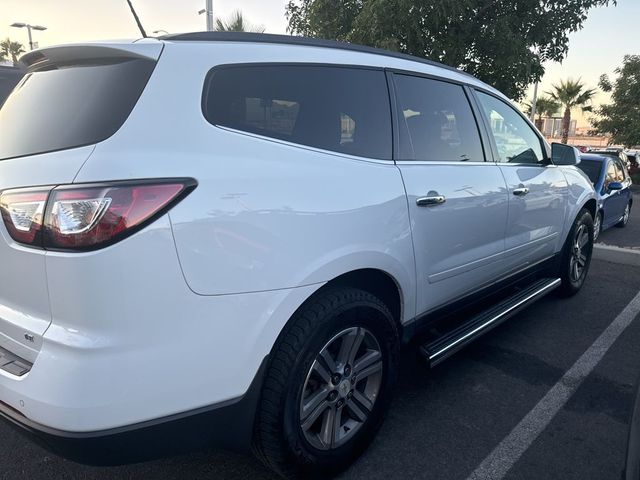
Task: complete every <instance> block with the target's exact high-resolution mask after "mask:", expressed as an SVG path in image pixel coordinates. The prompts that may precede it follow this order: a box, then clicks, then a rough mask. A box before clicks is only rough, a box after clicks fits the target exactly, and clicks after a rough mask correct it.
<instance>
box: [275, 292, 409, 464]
mask: <svg viewBox="0 0 640 480" xmlns="http://www.w3.org/2000/svg"><path fill="white" fill-rule="evenodd" d="M350 327H364V328H366V329H367V330H369V331H370V332H371V333H372V334H373V335H374V337H375V338H376V340H377V341H378V343H379V345H380V348H381V351H382V357H383V374H382V383H381V386H380V393H379V397H378V399H377V400H376V402H375V404H374V407H373V410H372V412H371V414H370V416H369V418H368V420H367V421H366V423H365V424H364V425H363V426H362V427H361V428H360V430H359V431H358V432H357V433H355V434H354V437H353V438H352V439H350V440H349V441H348V442H347V443H345V444H344V445H342V446H341V447H339V448H336V449H333V450H331V451H323V450H318V449H316V448H314V447H313V446H312V445H310V444H309V443H308V441H307V440H306V439H305V438H304V435H303V432H302V430H301V428H300V425H299V410H300V399H301V395H302V388H303V386H304V383H305V380H306V376H307V373H308V371H309V369H310V368H311V365H312V364H313V362H314V361H315V359H316V357H317V355H318V354H319V353H320V350H321V349H322V348H323V347H324V346H325V345H326V344H327V342H329V340H331V338H333V337H334V336H335V335H336V334H337V333H339V332H340V331H342V330H344V329H347V328H350ZM397 361H398V339H397V330H396V329H395V325H394V324H393V318H392V317H391V315H390V314H389V312H388V310H386V309H384V308H381V306H380V305H378V304H376V303H374V302H368V301H358V302H351V303H347V304H344V305H341V306H340V307H339V308H337V309H335V310H334V311H332V312H329V313H328V315H327V316H326V318H324V319H322V321H321V322H319V325H318V326H317V328H316V330H315V332H314V334H313V335H312V336H311V337H310V338H309V339H308V340H307V341H306V342H305V345H304V347H303V349H302V351H301V353H300V354H299V355H298V357H297V358H296V361H295V363H294V366H293V368H292V370H291V376H290V378H289V381H288V384H287V393H286V398H285V403H284V411H283V418H282V421H283V437H284V442H285V446H286V448H287V449H288V450H289V453H290V455H291V456H293V457H294V461H295V463H296V464H298V465H300V466H301V467H302V469H303V470H305V466H308V470H309V471H311V470H312V469H313V470H314V471H316V472H317V471H318V470H322V471H324V472H334V473H335V472H338V471H340V470H342V469H344V468H345V467H346V466H348V464H349V463H351V461H352V460H353V459H354V458H355V457H356V456H358V455H359V454H360V453H361V452H362V451H363V450H364V449H365V448H366V447H367V445H368V444H369V442H370V440H371V438H372V437H373V436H374V434H375V432H376V431H377V430H378V428H379V427H380V424H381V423H382V420H383V418H384V414H385V412H386V410H387V407H388V404H389V402H390V400H391V393H392V390H393V385H394V383H395V380H396V375H397V373H396V372H397Z"/></svg>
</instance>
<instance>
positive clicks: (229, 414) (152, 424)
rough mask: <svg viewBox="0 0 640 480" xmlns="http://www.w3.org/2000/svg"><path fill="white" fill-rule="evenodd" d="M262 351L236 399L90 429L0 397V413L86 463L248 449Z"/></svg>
mask: <svg viewBox="0 0 640 480" xmlns="http://www.w3.org/2000/svg"><path fill="white" fill-rule="evenodd" d="M267 360H268V357H265V359H264V360H263V361H262V364H261V366H260V369H259V370H258V373H257V374H256V376H255V378H254V379H253V381H252V382H251V386H250V387H249V390H247V392H246V393H245V395H243V396H242V397H240V398H238V399H233V400H230V401H227V402H223V403H220V404H216V405H211V406H208V407H203V408H199V409H197V410H192V411H189V412H184V413H180V414H176V415H171V416H169V417H165V418H160V419H156V420H150V421H146V422H142V423H138V424H134V425H128V426H125V427H119V428H113V429H109V430H102V431H96V432H80V433H79V432H67V431H63V430H57V429H54V428H50V427H47V426H44V425H41V424H39V423H36V422H34V421H32V420H29V419H28V418H27V417H25V416H24V415H22V414H21V413H20V412H18V411H17V410H15V409H13V408H11V407H10V406H8V405H7V404H5V403H3V402H0V417H1V418H3V419H4V420H6V421H7V422H9V423H10V424H12V425H13V426H14V427H15V428H17V429H18V430H19V431H21V432H22V433H24V434H26V435H27V436H28V437H30V438H31V439H32V440H34V441H36V442H37V443H38V444H40V445H42V446H43V447H44V448H46V449H47V450H50V451H51V452H53V453H55V454H57V455H60V456H61V457H64V458H67V459H69V460H73V461H75V462H79V463H84V464H87V465H101V466H107V465H123V464H128V463H136V462H142V461H147V460H152V459H156V458H161V457H166V456H170V455H176V454H181V453H187V452H191V451H194V450H199V449H203V448H209V447H217V448H224V449H229V450H234V451H239V452H248V451H249V450H250V448H251V440H252V436H253V421H254V418H255V413H256V409H257V406H258V402H259V399H260V391H261V389H262V381H263V377H264V371H265V369H266V364H267Z"/></svg>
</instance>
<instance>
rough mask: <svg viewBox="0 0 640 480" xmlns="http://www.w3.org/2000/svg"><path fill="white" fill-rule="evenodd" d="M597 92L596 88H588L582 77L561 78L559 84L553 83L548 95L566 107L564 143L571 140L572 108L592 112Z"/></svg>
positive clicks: (563, 124) (563, 128) (563, 127)
mask: <svg viewBox="0 0 640 480" xmlns="http://www.w3.org/2000/svg"><path fill="white" fill-rule="evenodd" d="M595 94H596V89H595V88H586V86H585V85H584V83H582V80H581V79H578V80H572V79H568V80H566V81H564V80H561V81H560V84H559V85H553V90H552V91H551V92H548V93H547V95H549V96H550V97H551V99H552V100H554V101H556V102H558V103H559V104H560V105H561V106H562V107H564V116H563V118H562V143H567V142H568V141H569V126H570V125H571V110H573V109H574V108H581V109H582V111H583V112H590V111H591V110H592V109H591V105H590V104H591V100H593V97H594V95H595Z"/></svg>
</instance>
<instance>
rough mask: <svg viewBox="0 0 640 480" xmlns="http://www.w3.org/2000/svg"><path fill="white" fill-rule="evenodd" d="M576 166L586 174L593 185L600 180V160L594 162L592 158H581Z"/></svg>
mask: <svg viewBox="0 0 640 480" xmlns="http://www.w3.org/2000/svg"><path fill="white" fill-rule="evenodd" d="M578 168H579V169H580V170H582V171H583V172H584V173H586V174H587V177H589V180H591V183H593V184H594V185H595V184H596V183H598V180H600V172H601V170H602V162H594V161H593V160H581V161H580V163H579V164H578Z"/></svg>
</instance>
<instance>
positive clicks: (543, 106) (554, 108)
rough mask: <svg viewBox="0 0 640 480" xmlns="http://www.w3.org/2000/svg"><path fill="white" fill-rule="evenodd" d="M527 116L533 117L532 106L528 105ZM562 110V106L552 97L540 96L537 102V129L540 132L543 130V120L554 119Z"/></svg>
mask: <svg viewBox="0 0 640 480" xmlns="http://www.w3.org/2000/svg"><path fill="white" fill-rule="evenodd" d="M526 107H527V110H526V113H527V115H531V104H530V103H528V104H527V105H526ZM559 109H560V104H559V103H558V102H556V101H555V100H554V99H553V98H551V97H545V96H540V97H538V98H537V100H536V115H537V116H538V118H536V119H535V123H536V127H537V128H538V130H542V119H543V118H544V117H553V116H554V115H555V114H556V113H557V112H558V110H559Z"/></svg>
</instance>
